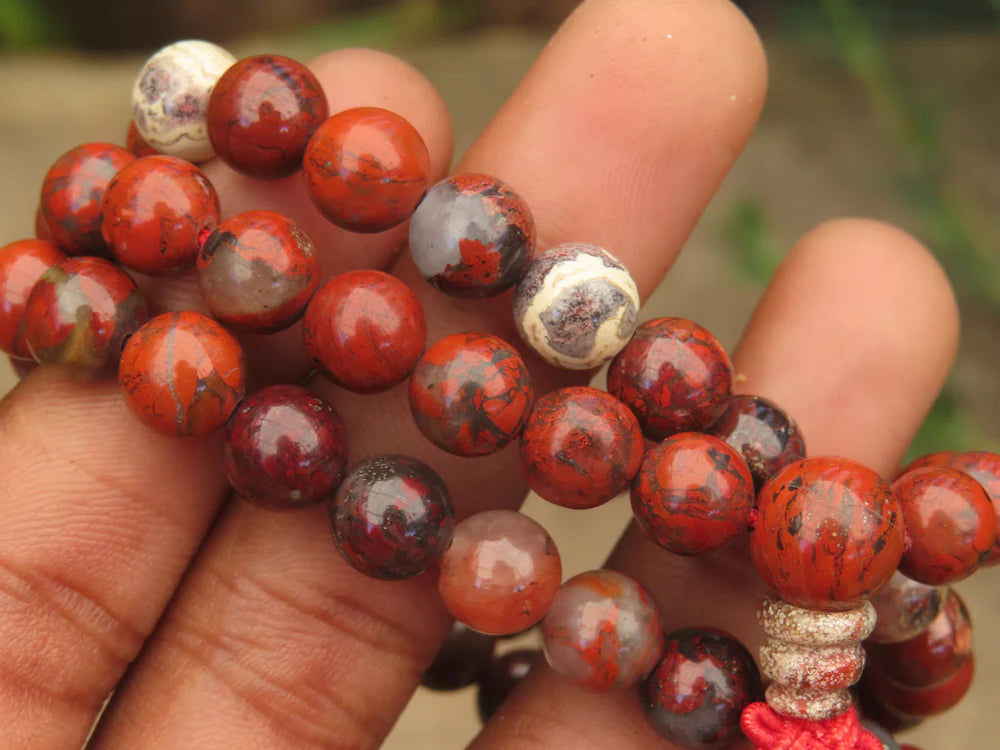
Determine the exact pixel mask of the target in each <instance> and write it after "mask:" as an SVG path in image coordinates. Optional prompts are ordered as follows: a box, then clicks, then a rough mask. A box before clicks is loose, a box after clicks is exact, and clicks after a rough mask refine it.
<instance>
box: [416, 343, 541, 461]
mask: <svg viewBox="0 0 1000 750" xmlns="http://www.w3.org/2000/svg"><path fill="white" fill-rule="evenodd" d="M534 398H535V394H534V390H533V388H532V386H531V376H530V375H529V374H528V368H527V367H526V366H525V364H524V360H522V359H521V356H520V355H519V354H518V353H517V352H516V351H514V349H513V348H512V347H511V346H510V345H509V344H508V343H507V342H505V341H503V340H501V339H498V338H497V337H496V336H490V335H489V334H486V333H455V334H452V335H451V336H446V337H445V338H443V339H441V340H440V341H438V342H437V343H436V344H434V345H433V346H432V347H430V348H429V349H428V350H427V351H426V352H425V353H424V356H423V357H421V359H420V361H419V362H417V366H416V367H415V368H414V369H413V375H412V377H411V378H410V409H411V411H412V412H413V418H414V420H415V421H416V423H417V427H419V428H420V431H421V432H422V433H424V435H425V436H426V437H427V439H428V440H430V441H431V442H432V443H434V444H435V445H436V446H438V447H439V448H441V449H442V450H446V451H448V452H449V453H454V454H456V455H459V456H485V455H488V454H490V453H495V452H496V451H498V450H500V449H501V448H503V447H504V446H505V445H507V444H508V443H509V442H510V441H511V440H513V439H514V438H516V437H517V435H518V433H519V432H520V431H521V428H522V427H523V426H524V423H525V422H526V421H527V419H528V415H529V414H530V413H531V406H532V403H533V402H534Z"/></svg>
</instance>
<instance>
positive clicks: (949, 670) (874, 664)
mask: <svg viewBox="0 0 1000 750" xmlns="http://www.w3.org/2000/svg"><path fill="white" fill-rule="evenodd" d="M866 649H867V651H868V668H869V669H876V670H879V671H881V672H883V673H884V674H885V677H886V678H888V679H889V680H892V681H893V682H896V683H898V684H900V685H905V686H907V687H914V688H925V687H932V686H933V685H937V684H939V683H941V682H944V681H945V680H947V679H948V678H950V677H951V676H953V675H954V674H955V673H956V672H958V670H959V669H960V668H961V667H962V665H963V664H965V662H967V661H968V660H969V659H971V658H972V621H971V619H970V618H969V611H968V610H967V609H966V608H965V602H963V601H962V598H961V597H960V596H959V595H958V594H957V593H955V591H954V590H951V589H949V590H948V594H947V596H946V597H945V601H944V605H943V606H942V607H941V611H940V612H939V613H938V616H937V617H935V618H934V619H933V620H931V623H930V624H929V625H928V626H927V629H926V630H924V632H922V633H920V634H919V635H916V636H914V637H913V638H910V639H909V640H906V641H902V642H900V643H872V642H871V641H869V642H867V643H866Z"/></svg>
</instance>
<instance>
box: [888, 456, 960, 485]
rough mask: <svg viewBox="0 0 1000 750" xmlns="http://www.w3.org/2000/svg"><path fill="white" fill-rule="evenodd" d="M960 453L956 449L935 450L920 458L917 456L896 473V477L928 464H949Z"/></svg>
mask: <svg viewBox="0 0 1000 750" xmlns="http://www.w3.org/2000/svg"><path fill="white" fill-rule="evenodd" d="M957 455H958V454H957V453H956V452H955V451H935V452H934V453H928V454H926V455H924V456H920V457H919V458H915V459H913V460H912V461H910V463H908V464H907V465H906V466H904V467H903V468H902V469H900V471H899V473H898V474H897V475H896V478H897V479H898V478H899V477H901V476H903V474H907V473H909V472H911V471H916V470H917V469H924V468H926V467H928V466H947V465H948V462H949V461H951V459H952V458H954V457H955V456H957Z"/></svg>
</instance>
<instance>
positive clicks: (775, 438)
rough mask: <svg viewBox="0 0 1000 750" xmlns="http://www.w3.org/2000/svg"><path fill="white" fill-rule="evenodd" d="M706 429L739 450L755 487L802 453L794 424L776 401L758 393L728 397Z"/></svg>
mask: <svg viewBox="0 0 1000 750" xmlns="http://www.w3.org/2000/svg"><path fill="white" fill-rule="evenodd" d="M707 432H709V433H710V434H712V435H715V436H717V437H720V438H722V439H723V440H725V441H726V442H727V443H729V445H731V446H732V447H733V448H735V449H736V450H737V451H739V453H740V455H742V456H743V458H744V460H745V461H746V462H747V466H749V467H750V473H751V474H752V475H753V484H754V488H755V489H756V490H760V488H761V487H763V486H764V482H766V481H767V480H768V479H770V478H771V477H772V476H774V475H775V474H776V473H777V472H778V469H780V468H781V467H782V466H785V465H786V464H789V463H791V462H792V461H798V460H799V459H800V458H805V455H806V444H805V441H804V440H803V439H802V433H801V432H799V428H798V425H796V424H795V422H794V421H793V420H792V418H791V417H789V416H788V415H787V414H786V413H785V412H784V411H783V410H782V409H781V408H780V407H779V406H778V405H777V404H775V403H774V402H773V401H768V400H767V399H766V398H761V397H760V396H749V395H745V394H736V395H734V396H732V398H730V399H729V404H728V405H727V406H726V410H725V411H724V412H722V416H721V417H719V418H718V419H717V420H716V421H715V422H714V423H713V424H712V426H711V427H709V428H708V430H707Z"/></svg>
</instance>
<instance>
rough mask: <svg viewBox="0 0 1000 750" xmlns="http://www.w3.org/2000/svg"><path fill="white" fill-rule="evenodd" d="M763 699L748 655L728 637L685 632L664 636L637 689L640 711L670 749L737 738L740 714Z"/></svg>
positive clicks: (707, 745)
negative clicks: (651, 667) (655, 661)
mask: <svg viewBox="0 0 1000 750" xmlns="http://www.w3.org/2000/svg"><path fill="white" fill-rule="evenodd" d="M762 696H763V689H762V687H761V680H760V673H759V672H758V671H757V665H756V664H755V663H754V660H753V656H751V655H750V652H749V651H747V649H746V647H745V646H744V645H743V644H742V643H740V642H739V641H738V640H736V639H735V638H734V637H733V636H731V635H729V634H728V633H725V632H723V631H721V630H715V629H713V628H685V629H683V630H678V631H676V632H674V633H671V634H670V635H668V636H667V637H666V641H665V646H664V649H663V658H662V659H661V660H660V663H659V664H657V665H656V668H655V669H654V670H653V672H652V674H650V675H649V677H648V678H647V679H646V681H645V682H644V683H643V686H642V697H643V701H642V708H643V711H644V712H645V714H646V718H647V720H648V721H649V723H650V725H651V726H652V727H653V728H654V729H655V730H656V732H657V733H658V734H659V735H660V736H661V737H665V738H666V739H668V740H670V741H671V742H673V743H674V744H675V745H680V746H681V747H690V748H705V750H709V749H710V748H717V747H720V746H722V745H724V744H725V743H727V742H729V741H731V740H733V739H734V738H736V737H739V736H740V714H741V712H742V711H743V709H744V707H746V705H747V704H748V703H751V702H753V701H755V700H760V699H761V697H762Z"/></svg>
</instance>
